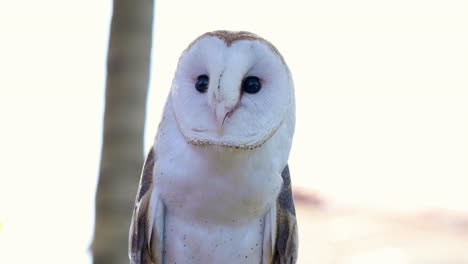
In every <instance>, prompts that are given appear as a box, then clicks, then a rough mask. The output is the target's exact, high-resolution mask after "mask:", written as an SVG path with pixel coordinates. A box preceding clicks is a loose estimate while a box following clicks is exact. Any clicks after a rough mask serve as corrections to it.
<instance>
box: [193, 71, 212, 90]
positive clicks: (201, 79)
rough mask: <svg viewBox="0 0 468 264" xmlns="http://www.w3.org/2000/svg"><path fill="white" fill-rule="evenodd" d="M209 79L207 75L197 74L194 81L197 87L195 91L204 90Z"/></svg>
mask: <svg viewBox="0 0 468 264" xmlns="http://www.w3.org/2000/svg"><path fill="white" fill-rule="evenodd" d="M209 81H210V79H209V78H208V76H206V75H204V74H203V75H200V76H198V78H197V82H196V83H195V89H197V91H199V92H200V93H204V92H206V90H207V89H208V83H209Z"/></svg>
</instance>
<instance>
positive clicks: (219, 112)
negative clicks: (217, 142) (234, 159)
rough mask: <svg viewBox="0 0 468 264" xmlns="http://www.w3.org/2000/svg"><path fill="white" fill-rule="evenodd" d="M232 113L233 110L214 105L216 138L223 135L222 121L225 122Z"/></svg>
mask: <svg viewBox="0 0 468 264" xmlns="http://www.w3.org/2000/svg"><path fill="white" fill-rule="evenodd" d="M233 111H234V110H233V109H229V108H226V107H225V106H224V105H223V104H216V106H215V115H216V125H217V131H218V136H222V135H223V130H224V121H226V118H228V117H229V116H230V115H231V114H232V112H233Z"/></svg>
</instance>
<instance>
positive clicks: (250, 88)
mask: <svg viewBox="0 0 468 264" xmlns="http://www.w3.org/2000/svg"><path fill="white" fill-rule="evenodd" d="M260 89H262V83H261V82H260V79H259V78H258V77H257V76H249V77H247V78H245V80H244V81H243V82H242V91H244V92H246V93H249V94H256V93H258V92H259V91H260Z"/></svg>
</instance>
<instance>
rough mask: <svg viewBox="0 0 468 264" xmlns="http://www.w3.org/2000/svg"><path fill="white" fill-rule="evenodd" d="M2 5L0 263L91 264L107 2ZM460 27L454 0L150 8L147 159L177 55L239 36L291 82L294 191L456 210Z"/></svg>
mask: <svg viewBox="0 0 468 264" xmlns="http://www.w3.org/2000/svg"><path fill="white" fill-rule="evenodd" d="M5 2H7V1H3V2H1V3H0V40H1V41H0V121H1V127H2V129H1V134H0V135H1V137H0V146H1V148H0V160H1V163H0V263H29V262H31V263H32V262H34V263H63V258H65V257H66V259H67V263H87V262H88V261H89V256H88V255H87V248H88V246H89V243H90V240H91V235H92V224H93V218H94V215H93V210H94V209H93V206H94V201H93V199H94V191H95V184H96V177H97V172H98V165H99V156H100V154H99V151H100V144H101V132H102V131H101V122H102V114H103V113H102V110H103V99H104V98H103V95H104V83H105V63H106V50H107V40H108V30H109V22H110V14H111V1H109V0H106V1H95V0H82V1H71V0H60V1H59V0H44V1H8V3H5ZM467 14H468V2H467V1H464V0H461V1H450V0H440V1H428V0H419V1H418V0H404V1H403V0H396V1H370V0H369V1H363V0H359V1H347V0H341V1H340V0H332V1H318V0H317V1H252V0H250V1H247V0H242V1H229V2H227V1H214V0H213V1H208V0H199V1H179V0H160V1H158V2H157V8H156V21H155V22H156V24H155V35H154V47H153V48H154V50H153V52H154V53H153V69H152V79H151V90H150V97H149V101H148V102H149V104H148V124H147V137H146V145H147V148H149V146H150V145H151V144H152V140H153V137H154V134H155V131H156V128H157V124H158V123H159V118H160V116H161V109H162V106H163V102H164V101H165V100H166V95H167V94H168V92H169V88H170V82H171V80H172V76H173V73H174V71H175V67H176V63H177V59H178V56H179V55H180V53H181V51H182V50H183V49H184V48H185V47H186V46H187V45H188V43H189V42H191V41H192V40H193V39H194V38H195V37H197V36H198V35H200V34H202V33H204V32H206V31H211V30H215V29H230V30H247V31H252V32H255V33H257V34H259V35H261V36H263V37H265V38H266V39H268V40H270V41H271V42H272V43H274V44H275V45H276V46H277V48H278V49H279V50H280V51H281V52H282V54H283V55H284V57H285V59H286V61H287V62H288V64H289V66H290V68H291V71H292V73H293V77H294V80H295V84H296V97H297V129H296V136H295V138H294V145H293V150H292V153H291V157H290V166H291V171H292V177H293V183H295V184H296V185H299V186H302V187H306V188H309V189H314V190H318V191H319V192H321V193H323V194H325V195H329V196H330V197H332V198H333V199H335V200H337V201H339V202H342V203H350V204H354V205H359V206H366V207H373V208H377V207H380V208H388V209H396V210H414V209H421V208H449V209H454V210H467V209H468V206H467V204H468V194H467V191H466V190H467V184H468V15H467ZM135 191H136V190H135ZM18 256H19V257H18Z"/></svg>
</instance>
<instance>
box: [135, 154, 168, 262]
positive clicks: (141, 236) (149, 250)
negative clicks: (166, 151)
mask: <svg viewBox="0 0 468 264" xmlns="http://www.w3.org/2000/svg"><path fill="white" fill-rule="evenodd" d="M155 159H156V158H155V155H154V151H153V149H152V148H151V151H150V152H149V154H148V156H147V158H146V160H145V165H144V167H143V172H142V174H141V178H140V186H139V188H138V193H137V197H136V201H135V208H134V210H133V217H132V223H131V225H130V234H129V247H128V250H129V257H130V263H131V264H160V263H161V262H160V261H159V258H158V256H156V254H155V252H154V250H153V249H154V247H153V245H152V240H153V239H154V238H153V237H151V236H152V235H153V236H154V234H152V230H151V229H152V226H153V221H154V219H153V218H152V217H151V210H152V208H151V194H152V189H153V167H154V163H155Z"/></svg>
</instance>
